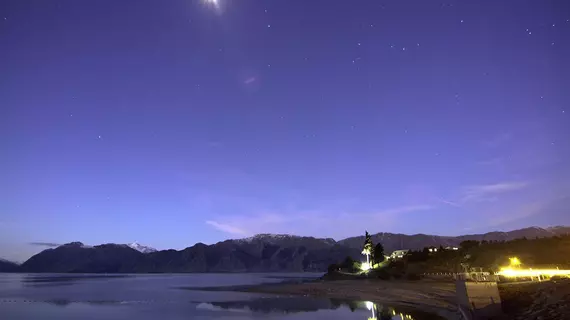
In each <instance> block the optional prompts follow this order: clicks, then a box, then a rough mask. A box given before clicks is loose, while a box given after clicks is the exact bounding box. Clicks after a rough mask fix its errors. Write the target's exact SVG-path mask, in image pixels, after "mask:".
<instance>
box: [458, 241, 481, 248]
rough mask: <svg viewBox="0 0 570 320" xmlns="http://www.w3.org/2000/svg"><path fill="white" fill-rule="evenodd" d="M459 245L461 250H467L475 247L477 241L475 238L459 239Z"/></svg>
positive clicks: (477, 244) (477, 243)
mask: <svg viewBox="0 0 570 320" xmlns="http://www.w3.org/2000/svg"><path fill="white" fill-rule="evenodd" d="M459 246H460V247H461V249H463V250H469V249H471V248H475V247H478V246H479V241H477V240H465V241H461V243H460V244H459Z"/></svg>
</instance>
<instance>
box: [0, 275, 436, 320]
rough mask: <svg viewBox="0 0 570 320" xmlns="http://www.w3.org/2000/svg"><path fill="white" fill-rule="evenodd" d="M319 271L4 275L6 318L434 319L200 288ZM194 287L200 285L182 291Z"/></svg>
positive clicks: (365, 306) (364, 305) (359, 304)
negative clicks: (287, 272)
mask: <svg viewBox="0 0 570 320" xmlns="http://www.w3.org/2000/svg"><path fill="white" fill-rule="evenodd" d="M316 276H317V275H314V274H312V275H311V274H270V275H269V274H188V275H128V276H103V275H69V274H66V275H63V274H50V275H46V274H42V275H38V274H34V275H29V274H0V319H10V320H17V319H25V320H29V319H47V320H55V319H57V320H71V319H73V320H75V319H77V320H85V319H97V320H109V319H113V320H126V319H128V320H151V319H152V320H155V319H161V320H179V319H185V320H188V319H204V320H206V319H232V320H241V319H279V320H292V319H307V320H308V319H330V320H334V319H360V320H367V319H368V318H370V317H372V314H374V317H376V318H377V319H394V320H395V319H402V318H404V319H407V320H408V319H411V318H410V315H411V317H412V318H413V319H416V320H427V319H433V318H432V317H429V316H425V315H421V314H420V315H418V314H417V313H414V312H413V311H412V312H411V313H410V312H409V311H408V316H406V314H402V315H400V312H401V310H397V309H393V308H390V307H385V306H380V305H376V304H372V303H370V302H365V301H336V300H330V299H313V298H306V297H277V296H273V295H265V294H249V293H239V292H223V291H201V290H200V289H199V288H200V287H204V288H205V287H213V286H224V287H225V286H233V285H246V284H257V283H269V282H280V281H284V280H285V281H290V280H291V279H296V278H303V277H316ZM181 287H192V288H195V289H192V290H188V289H181Z"/></svg>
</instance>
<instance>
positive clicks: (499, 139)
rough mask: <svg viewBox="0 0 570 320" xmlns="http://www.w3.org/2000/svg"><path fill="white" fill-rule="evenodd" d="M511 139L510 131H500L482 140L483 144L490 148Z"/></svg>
mask: <svg viewBox="0 0 570 320" xmlns="http://www.w3.org/2000/svg"><path fill="white" fill-rule="evenodd" d="M512 139H513V134H512V133H510V132H504V133H500V134H498V135H496V136H494V137H493V138H491V139H489V140H487V141H484V142H483V144H484V145H485V146H487V147H490V148H496V147H499V146H502V145H504V144H505V143H507V142H509V141H511V140H512Z"/></svg>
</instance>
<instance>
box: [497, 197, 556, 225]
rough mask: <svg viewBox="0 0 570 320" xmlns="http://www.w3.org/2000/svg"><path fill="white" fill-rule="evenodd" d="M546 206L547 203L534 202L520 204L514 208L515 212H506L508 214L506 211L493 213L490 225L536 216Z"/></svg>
mask: <svg viewBox="0 0 570 320" xmlns="http://www.w3.org/2000/svg"><path fill="white" fill-rule="evenodd" d="M544 207H545V203H542V202H534V203H527V204H524V205H521V206H519V207H518V208H517V209H515V210H513V213H511V214H506V215H505V214H504V213H498V214H493V218H492V219H491V220H490V222H489V226H491V227H497V226H501V225H504V224H507V223H510V222H514V221H518V220H521V219H524V218H527V217H530V216H534V215H536V214H539V213H540V212H542V210H543V209H544Z"/></svg>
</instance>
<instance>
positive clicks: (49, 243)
mask: <svg viewBox="0 0 570 320" xmlns="http://www.w3.org/2000/svg"><path fill="white" fill-rule="evenodd" d="M28 244H30V245H32V246H39V247H48V248H55V247H59V246H60V245H61V244H59V243H53V242H30V243H28Z"/></svg>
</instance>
